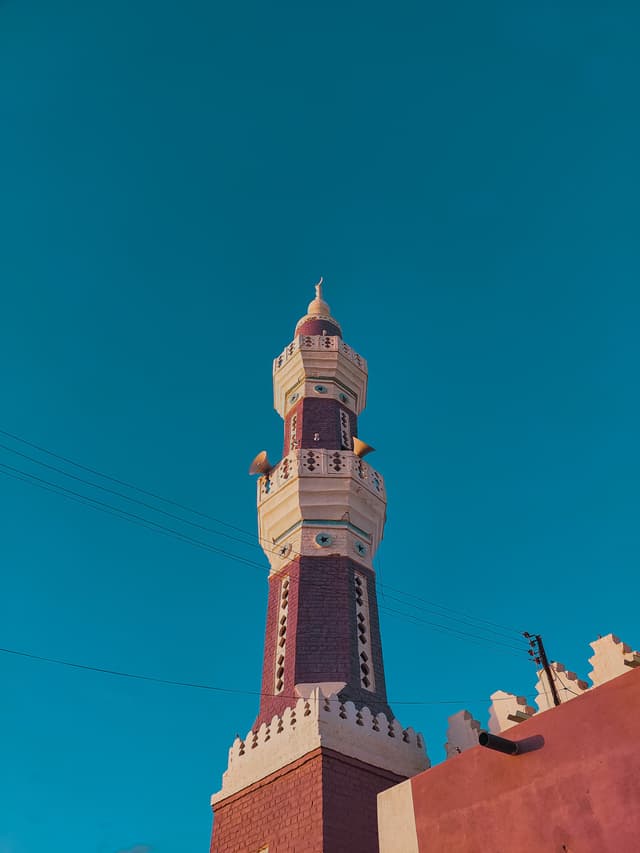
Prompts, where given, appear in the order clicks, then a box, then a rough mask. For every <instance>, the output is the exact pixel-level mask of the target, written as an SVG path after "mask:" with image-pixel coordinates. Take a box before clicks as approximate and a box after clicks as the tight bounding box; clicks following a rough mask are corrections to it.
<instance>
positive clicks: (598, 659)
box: [589, 634, 640, 687]
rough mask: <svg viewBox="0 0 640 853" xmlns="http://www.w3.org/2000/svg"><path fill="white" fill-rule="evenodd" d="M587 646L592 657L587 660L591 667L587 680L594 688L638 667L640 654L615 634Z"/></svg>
mask: <svg viewBox="0 0 640 853" xmlns="http://www.w3.org/2000/svg"><path fill="white" fill-rule="evenodd" d="M589 645H590V646H591V648H592V649H593V657H590V658H589V663H590V664H591V666H592V667H593V669H592V670H591V672H590V673H589V678H590V679H591V681H592V682H593V686H594V687H597V686H598V685H599V684H604V683H605V681H611V679H612V678H617V676H619V675H624V673H625V672H629V668H630V667H635V666H640V653H638V652H634V651H633V649H632V648H631V646H628V645H627V644H626V643H623V642H622V640H620V639H618V637H616V636H615V634H607V635H606V637H599V638H598V639H597V640H595V641H594V642H593V643H589Z"/></svg>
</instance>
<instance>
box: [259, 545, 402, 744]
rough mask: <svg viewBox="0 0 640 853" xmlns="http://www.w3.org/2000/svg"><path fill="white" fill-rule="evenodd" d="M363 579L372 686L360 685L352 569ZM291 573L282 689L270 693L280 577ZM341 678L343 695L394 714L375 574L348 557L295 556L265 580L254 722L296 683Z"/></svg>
mask: <svg viewBox="0 0 640 853" xmlns="http://www.w3.org/2000/svg"><path fill="white" fill-rule="evenodd" d="M356 570H357V571H358V572H360V573H361V574H362V575H364V576H365V577H366V579H367V586H368V596H369V621H370V625H369V631H370V635H371V649H370V654H369V658H370V664H372V666H373V673H374V677H375V690H374V691H371V690H366V689H365V688H364V687H361V686H360V661H359V652H358V631H357V624H356V622H357V619H356V607H355V580H354V572H355V571H356ZM287 575H288V576H289V578H290V585H289V604H288V608H287V611H288V612H287V633H286V638H287V639H286V646H285V662H284V667H285V672H284V686H283V689H282V692H281V693H279V694H277V695H276V694H275V693H274V685H275V666H276V659H277V655H278V653H279V648H280V647H279V646H278V642H279V628H280V626H279V623H278V612H279V602H280V592H281V584H282V578H283V577H285V576H287ZM318 681H344V682H345V683H346V687H345V688H344V690H342V691H341V693H340V694H339V695H340V698H341V699H342V700H343V701H347V700H351V701H352V702H355V703H356V705H357V706H358V707H361V706H362V705H366V706H367V707H368V708H370V709H371V711H372V712H373V713H374V714H378V713H380V712H381V711H383V712H384V713H385V714H386V715H387V717H392V716H393V714H392V711H391V709H390V707H389V705H388V702H387V692H386V685H385V677H384V664H383V659H382V643H381V639H380V627H379V620H378V607H377V601H376V591H375V575H374V573H373V572H372V571H371V570H370V569H367V568H365V567H363V566H361V565H360V564H358V563H356V562H355V561H354V560H352V559H351V558H349V557H342V556H339V555H327V556H326V557H324V556H323V557H298V558H297V559H295V560H293V561H292V562H291V563H289V565H288V566H287V567H286V568H285V569H284V570H283V572H281V573H280V574H279V575H274V576H273V577H272V578H270V580H269V602H268V607H267V628H266V636H265V649H264V663H263V673H262V693H263V694H266V695H263V696H262V697H261V702H260V713H259V715H258V718H257V719H256V721H255V723H254V727H257V726H259V725H260V724H261V723H263V722H264V723H269V722H271V719H272V718H273V717H274V716H275V715H280V714H282V712H283V711H284V709H285V708H287V707H289V706H291V704H292V703H293V702H294V701H295V692H294V690H295V685H296V684H305V683H310V682H311V683H313V682H318Z"/></svg>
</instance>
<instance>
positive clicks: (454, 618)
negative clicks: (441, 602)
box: [381, 585, 527, 650]
mask: <svg viewBox="0 0 640 853" xmlns="http://www.w3.org/2000/svg"><path fill="white" fill-rule="evenodd" d="M381 586H382V585H381ZM386 588H387V589H390V588H391V587H386ZM394 592H395V590H394ZM398 592H400V590H398ZM412 597H414V598H416V599H418V600H421V599H420V598H419V596H412ZM386 598H388V599H390V600H391V601H395V602H397V603H398V604H404V605H405V606H406V607H413V608H414V609H416V610H420V611H422V612H423V613H430V614H432V615H433V616H438V617H440V618H443V619H450V620H451V621H452V622H459V623H460V624H462V625H466V626H467V627H470V628H475V629H476V630H481V631H486V632H487V633H489V634H494V635H495V636H497V637H501V638H502V639H503V640H504V639H508V640H511V642H512V643H513V642H515V640H514V638H513V636H511V635H510V634H505V633H504V632H501V631H495V630H493V629H491V628H480V627H479V626H478V625H476V624H474V623H473V622H470V621H467V620H466V618H461V617H457V616H449V615H447V614H445V613H439V612H438V611H437V610H433V609H430V608H428V607H422V606H421V605H420V604H414V603H412V602H410V601H404V600H403V599H401V598H397V597H396V596H395V595H388V594H387V596H386ZM521 645H522V648H523V650H526V648H527V645H526V643H524V642H522V644H521Z"/></svg>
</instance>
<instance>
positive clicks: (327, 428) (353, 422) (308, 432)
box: [283, 397, 358, 456]
mask: <svg viewBox="0 0 640 853" xmlns="http://www.w3.org/2000/svg"><path fill="white" fill-rule="evenodd" d="M341 411H344V412H345V413H346V414H347V416H348V418H349V424H350V429H351V435H352V436H354V435H357V434H358V418H357V417H356V415H355V414H354V413H353V412H352V411H350V410H349V409H348V408H347V407H346V406H343V405H342V403H340V402H339V401H338V400H333V399H330V398H329V399H326V398H323V397H303V398H302V399H301V400H300V402H299V403H297V404H296V405H295V406H294V407H293V408H292V409H291V410H290V411H289V412H288V413H287V417H286V419H285V424H284V450H283V452H284V455H285V456H286V455H287V453H289V451H290V449H291V419H292V417H293V416H294V415H295V416H296V421H297V428H296V435H297V440H298V447H301V448H302V447H304V448H308V449H310V450H320V449H326V450H341V449H342V450H351V447H345V448H343V447H342V443H341V438H340V412H341ZM316 433H317V434H318V436H319V439H318V441H316V440H315V434H316Z"/></svg>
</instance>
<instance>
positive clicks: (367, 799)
mask: <svg viewBox="0 0 640 853" xmlns="http://www.w3.org/2000/svg"><path fill="white" fill-rule="evenodd" d="M402 779H403V777H402V776H397V775H396V774H395V773H389V772H388V771H386V770H381V769H380V768H377V767H371V766H369V765H366V764H363V763H362V762H360V761H356V760H355V759H352V758H348V757H347V756H344V755H338V754H337V753H334V752H332V751H331V750H327V751H326V755H325V759H324V768H323V779H322V793H323V819H322V825H323V831H324V850H325V851H326V853H378V823H377V809H376V801H377V795H378V794H379V793H380V791H385V790H386V789H387V788H390V787H392V786H393V785H396V784H397V783H398V782H400V781H402Z"/></svg>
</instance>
